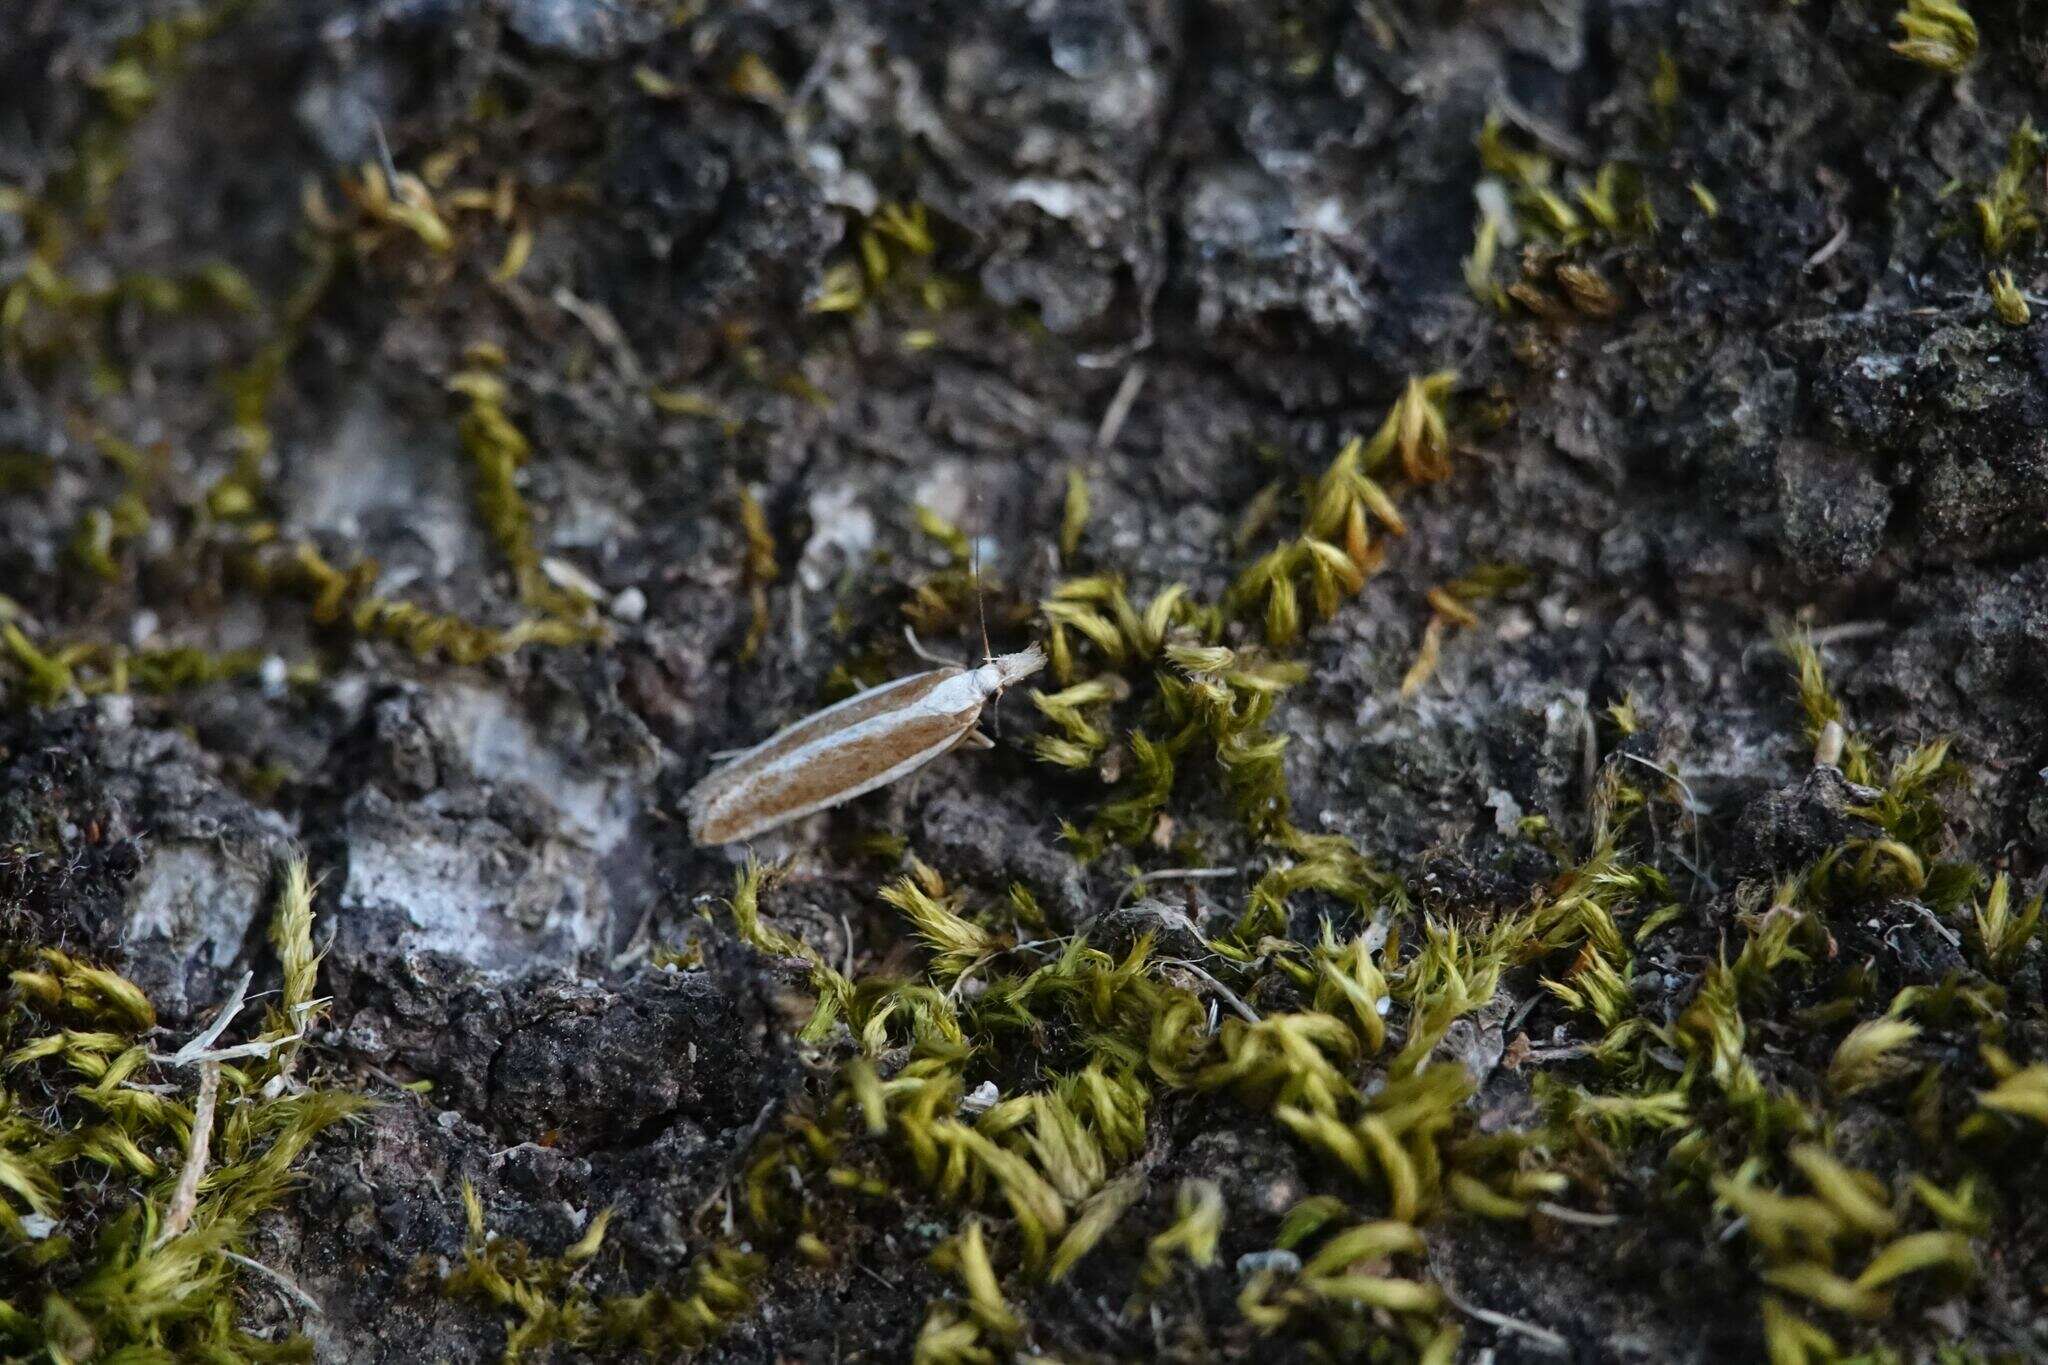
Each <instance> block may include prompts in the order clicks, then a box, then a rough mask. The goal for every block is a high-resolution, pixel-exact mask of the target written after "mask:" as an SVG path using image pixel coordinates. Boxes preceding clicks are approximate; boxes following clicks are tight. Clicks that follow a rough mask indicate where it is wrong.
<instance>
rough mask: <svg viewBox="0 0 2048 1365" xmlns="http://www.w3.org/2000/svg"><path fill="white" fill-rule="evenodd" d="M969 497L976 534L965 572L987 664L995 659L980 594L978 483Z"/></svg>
mask: <svg viewBox="0 0 2048 1365" xmlns="http://www.w3.org/2000/svg"><path fill="white" fill-rule="evenodd" d="M969 496H970V497H972V498H973V499H974V505H973V506H972V507H971V508H970V509H969V511H970V512H971V514H972V517H973V520H974V523H975V527H976V532H977V533H976V534H975V535H973V536H971V537H969V539H968V541H967V564H968V570H967V572H968V575H969V576H970V577H972V578H973V579H974V611H975V614H976V615H977V616H979V617H980V618H981V657H982V662H984V663H987V662H989V661H990V660H992V659H994V658H995V657H996V652H995V650H994V649H993V648H992V647H990V645H989V642H988V602H987V600H986V599H985V598H984V597H983V596H982V592H981V536H980V534H979V530H980V528H981V525H982V517H981V484H980V482H979V481H977V482H976V483H975V485H974V489H973V492H972V493H971V494H970V495H969Z"/></svg>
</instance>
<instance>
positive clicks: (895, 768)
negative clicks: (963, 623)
mask: <svg viewBox="0 0 2048 1365" xmlns="http://www.w3.org/2000/svg"><path fill="white" fill-rule="evenodd" d="M1043 667H1045V654H1044V652H1043V651H1042V650H1040V649H1039V647H1038V646H1037V645H1032V646H1031V647H1030V648H1029V649H1025V650H1022V651H1020V652H1018V653H1016V654H1003V655H997V656H994V657H991V658H989V659H988V660H987V661H986V662H984V663H983V664H981V666H980V667H978V668H972V669H965V668H950V667H949V668H935V669H931V670H930V671H928V672H924V673H913V674H911V675H910V676H909V677H907V678H898V679H896V680H895V681H893V682H886V683H883V684H881V685H880V686H879V687H871V688H869V689H868V690H867V691H865V692H861V693H858V694H856V695H854V696H851V697H848V698H847V699H846V700H845V701H842V702H840V703H838V704H837V705H834V706H828V707H826V708H825V709H824V710H823V711H819V712H817V713H816V714H814V715H810V716H806V717H804V718H803V719H802V720H800V721H797V722H796V723H794V724H792V725H789V726H787V727H785V728H783V729H782V730H779V731H777V732H776V733H775V734H773V735H771V736H769V737H768V738H767V739H765V740H763V741H762V742H761V743H759V744H757V745H755V746H754V747H753V748H751V749H749V750H747V751H746V752H745V753H742V754H740V755H738V756H737V757H735V758H734V759H733V760H732V761H731V762H729V763H727V764H726V765H725V766H724V767H722V768H719V769H717V770H716V771H714V772H712V773H711V774H709V775H708V776H706V777H705V778H704V780H703V781H701V782H699V783H698V784H697V786H696V787H695V788H694V789H693V790H692V791H691V792H690V795H689V798H688V801H687V803H686V804H687V807H688V814H689V819H690V837H691V838H692V839H694V840H695V841H696V842H697V843H699V844H726V843H732V842H733V841H735V840H739V839H750V838H752V837H753V836H755V835H757V834H765V833H766V832H767V831H769V830H771V829H774V828H776V827H777V826H778V825H784V824H787V823H788V822H790V821H791V820H796V819H799V818H801V817H803V816H806V815H810V814H812V813H814V812H816V811H821V810H825V809H827V808H829V807H832V806H836V805H838V804H839V803H841V802H842V801H851V800H852V799H853V798H854V797H856V796H859V795H861V794H862V793H864V792H871V791H873V790H875V788H877V787H881V786H886V785H887V784H889V783H891V782H894V781H895V780H896V779H898V778H899V777H905V776H908V775H909V774H910V773H913V772H915V771H917V770H918V769H919V768H922V767H923V766H924V765H925V764H927V763H929V762H931V761H932V760H933V759H935V758H937V757H938V756H939V755H940V754H943V753H945V752H946V751H947V750H948V749H951V748H952V747H954V746H955V745H957V744H959V743H960V742H961V741H962V740H964V739H965V738H967V736H968V735H970V734H972V733H974V727H975V724H976V722H978V721H979V720H980V719H981V712H982V708H983V707H984V706H986V705H987V704H988V702H989V699H990V698H992V697H996V696H999V695H1001V693H1002V692H1003V691H1004V689H1006V688H1008V687H1010V686H1012V685H1014V684H1015V683H1018V682H1020V681H1022V680H1023V679H1025V678H1028V677H1030V676H1031V675H1032V674H1034V673H1036V672H1038V670H1040V669H1041V668H1043Z"/></svg>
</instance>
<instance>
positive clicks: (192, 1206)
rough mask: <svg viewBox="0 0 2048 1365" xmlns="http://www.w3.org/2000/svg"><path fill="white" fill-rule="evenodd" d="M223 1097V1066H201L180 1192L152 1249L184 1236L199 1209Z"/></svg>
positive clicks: (206, 1063) (174, 1195) (209, 1063)
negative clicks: (217, 1108)
mask: <svg viewBox="0 0 2048 1365" xmlns="http://www.w3.org/2000/svg"><path fill="white" fill-rule="evenodd" d="M219 1097H220V1063H219V1062H216V1061H212V1060H210V1059H209V1060H207V1061H203V1062H201V1063H200V1064H199V1100H198V1102H197V1103H196V1104H194V1105H193V1106H192V1136H191V1137H190V1138H188V1139H187V1140H186V1143H185V1165H184V1168H183V1169H182V1170H180V1171H179V1172H178V1188H177V1189H176V1190H175V1191H174V1192H173V1193H172V1195H171V1209H170V1212H169V1213H168V1214H167V1215H165V1217H164V1226H163V1231H161V1232H159V1233H158V1234H157V1235H156V1241H154V1242H153V1243H151V1244H150V1245H151V1247H152V1248H155V1247H160V1246H162V1245H163V1244H164V1243H166V1242H168V1241H170V1240H171V1239H172V1238H173V1237H176V1236H177V1235H178V1234H179V1233H181V1232H183V1231H184V1230H185V1228H186V1226H187V1225H188V1224H189V1223H191V1221H192V1214H193V1211H194V1210H196V1209H197V1208H198V1207H199V1181H200V1179H201V1177H203V1176H204V1175H205V1174H206V1151H207V1148H208V1146H209V1145H210V1144H211V1143H212V1142H213V1106H214V1102H215V1101H216V1100H217V1099H218V1098H219Z"/></svg>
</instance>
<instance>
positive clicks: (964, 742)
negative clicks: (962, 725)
mask: <svg viewBox="0 0 2048 1365" xmlns="http://www.w3.org/2000/svg"><path fill="white" fill-rule="evenodd" d="M954 747H955V748H960V749H993V748H995V747H996V742H995V741H994V740H992V739H990V738H989V737H988V736H987V735H985V734H983V733H982V732H981V731H979V730H969V731H968V732H967V733H966V734H964V735H962V736H960V740H959V743H958V744H956V745H955V746H954Z"/></svg>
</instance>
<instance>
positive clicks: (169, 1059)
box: [149, 1033, 306, 1066]
mask: <svg viewBox="0 0 2048 1365" xmlns="http://www.w3.org/2000/svg"><path fill="white" fill-rule="evenodd" d="M305 1036H306V1035H305V1034H304V1033H287V1034H285V1035H284V1036H283V1037H282V1038H258V1039H256V1040H255V1041H254V1042H251V1043H236V1044H235V1045H234V1046H233V1047H220V1048H214V1049H213V1050H212V1051H210V1052H195V1053H193V1054H192V1055H191V1056H189V1057H187V1056H184V1055H183V1054H182V1053H180V1054H178V1055H168V1054H165V1053H162V1052H152V1053H150V1054H149V1060H151V1061H152V1062H161V1063H163V1064H164V1065H165V1066H190V1065H191V1064H192V1063H194V1062H232V1061H234V1060H236V1059H237V1058H240V1057H268V1056H269V1055H270V1054H271V1053H272V1052H275V1051H276V1050H277V1049H278V1048H281V1047H283V1046H284V1045H285V1044H287V1043H296V1042H298V1041H299V1040H300V1039H302V1038H304V1037H305Z"/></svg>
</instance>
